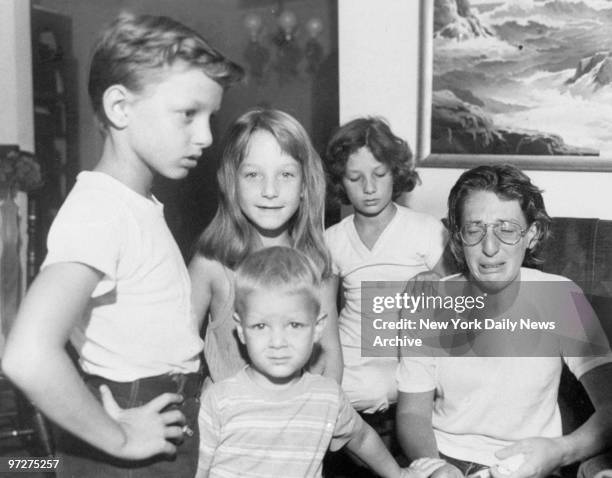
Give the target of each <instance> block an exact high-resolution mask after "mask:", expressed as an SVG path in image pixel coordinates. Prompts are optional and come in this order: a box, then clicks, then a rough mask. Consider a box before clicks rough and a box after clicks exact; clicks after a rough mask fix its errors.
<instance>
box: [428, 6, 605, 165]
mask: <svg viewBox="0 0 612 478" xmlns="http://www.w3.org/2000/svg"><path fill="white" fill-rule="evenodd" d="M432 17H433V29H429V30H428V34H430V35H431V34H433V46H432V62H433V69H432V72H431V76H432V78H431V91H432V94H431V106H430V107H431V130H430V131H431V134H430V150H431V153H432V154H437V155H448V154H451V155H477V154H482V155H528V156H530V157H533V156H541V155H543V156H572V157H574V161H580V159H579V158H580V157H584V160H585V161H588V158H593V159H595V158H597V159H605V158H608V159H609V161H610V162H611V163H612V0H433V15H432Z"/></svg>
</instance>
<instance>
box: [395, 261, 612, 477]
mask: <svg viewBox="0 0 612 478" xmlns="http://www.w3.org/2000/svg"><path fill="white" fill-rule="evenodd" d="M521 281H522V282H525V281H547V282H555V281H564V282H566V283H569V282H570V281H569V280H568V279H566V278H564V277H561V276H557V275H553V274H546V273H543V272H540V271H538V270H535V269H527V268H522V269H521ZM575 288H576V289H577V290H579V288H578V287H577V286H576V287H575ZM537 305H538V307H541V310H540V311H539V312H540V314H541V315H540V316H541V317H546V316H547V315H546V310H550V311H551V314H549V315H548V317H550V318H553V317H551V315H553V314H554V312H552V311H553V310H555V307H556V306H557V305H558V304H550V303H547V301H546V300H545V298H543V300H541V301H538V303H537ZM590 325H591V326H592V327H593V328H596V327H599V332H597V330H594V329H591V332H593V333H595V334H598V333H599V334H603V333H604V332H603V330H601V327H600V326H599V324H590ZM600 337H601V335H600ZM599 342H601V340H599ZM604 342H605V339H604ZM608 350H609V346H608ZM563 361H565V362H566V363H567V365H568V367H569V369H570V370H571V371H572V373H574V375H576V377H578V378H580V376H582V375H583V374H584V373H586V372H588V371H589V370H592V369H593V368H595V367H597V366H599V365H602V364H605V363H609V362H612V352H609V353H608V354H607V355H601V356H591V357H588V356H583V357H580V356H567V357H566V356H562V350H560V354H559V355H558V356H551V357H439V356H438V357H403V358H402V359H401V361H400V366H399V368H398V373H397V377H398V382H399V383H398V388H399V391H400V392H406V393H418V392H425V391H430V390H435V401H434V409H433V417H432V424H433V429H434V435H435V438H436V442H437V445H438V449H439V451H440V452H442V453H444V454H445V455H448V456H451V457H453V458H458V459H461V460H467V461H473V462H477V463H481V464H484V465H489V466H490V465H493V464H495V463H497V462H498V461H499V460H497V459H496V458H495V455H494V453H495V451H497V450H499V449H501V448H503V447H505V446H508V445H510V444H511V443H512V442H514V441H516V440H521V439H524V438H529V437H538V436H540V437H558V436H561V433H562V430H561V415H560V411H559V407H558V405H557V396H558V392H559V380H560V377H561V370H562V366H563Z"/></svg>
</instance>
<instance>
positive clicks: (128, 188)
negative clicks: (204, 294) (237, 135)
mask: <svg viewBox="0 0 612 478" xmlns="http://www.w3.org/2000/svg"><path fill="white" fill-rule="evenodd" d="M241 76H242V70H241V68H240V67H239V66H237V65H235V64H234V63H232V62H231V61H229V60H227V59H226V58H225V57H224V56H223V55H221V54H220V53H219V52H217V51H216V50H215V49H213V48H212V47H210V46H209V45H208V43H207V42H206V41H205V40H204V39H203V38H202V37H201V36H200V35H198V34H197V33H195V32H194V31H192V30H190V29H189V28H187V27H185V26H184V25H182V24H180V23H178V22H176V21H174V20H172V19H170V18H167V17H155V16H150V15H143V16H132V15H122V16H120V17H119V18H117V19H116V20H115V21H114V22H113V23H112V24H111V25H110V26H109V27H108V28H107V29H106V30H104V31H103V33H102V35H101V36H100V38H99V40H98V43H97V45H96V47H95V49H94V53H93V58H92V63H91V69H90V77H89V94H90V97H91V101H92V104H93V108H94V110H95V112H96V114H97V116H98V119H99V120H100V121H101V123H102V126H103V133H104V148H103V152H102V156H101V158H100V161H99V162H98V164H97V165H96V167H95V168H94V170H93V171H91V172H83V173H81V174H80V175H79V177H78V180H77V183H76V185H75V187H74V188H73V190H72V191H71V192H70V194H69V195H68V197H67V198H66V201H65V203H64V205H63V206H62V208H61V209H60V211H59V213H58V215H57V217H56V220H55V221H54V223H53V225H52V227H51V230H50V232H49V237H48V251H49V252H48V255H47V258H46V260H45V262H44V264H43V267H42V270H41V272H40V274H39V275H38V277H37V278H36V280H35V282H34V283H33V284H32V286H31V288H30V290H29V292H28V294H27V296H26V298H25V299H24V301H23V304H22V306H21V310H20V312H19V315H18V317H17V320H16V323H15V326H14V328H13V330H12V332H11V334H10V336H9V339H8V343H7V347H6V351H5V355H4V357H3V363H2V366H3V369H4V371H5V373H6V374H7V375H8V376H9V378H10V379H11V380H13V381H14V382H15V384H16V385H17V386H18V387H20V388H21V389H22V390H23V391H24V392H25V394H26V395H27V396H28V397H29V398H30V399H31V400H32V401H33V402H34V403H35V404H36V406H38V407H39V408H40V409H41V410H42V412H43V413H44V414H45V415H47V416H48V417H49V418H50V419H51V420H52V421H54V422H55V423H56V424H58V425H59V427H61V431H60V433H59V434H58V436H57V439H56V445H57V450H58V456H59V457H60V459H61V470H58V473H60V476H64V475H61V473H63V474H65V476H79V477H84V476H91V475H92V474H95V476H102V475H104V476H109V475H111V474H112V476H124V475H125V476H127V475H128V474H129V476H143V477H144V476H147V477H151V476H173V477H180V476H184V477H189V478H191V477H192V476H193V475H194V473H195V468H196V463H197V445H198V434H197V419H196V417H197V408H198V394H199V389H200V383H201V378H200V373H198V372H199V368H200V353H201V351H202V341H201V339H200V337H199V324H198V323H197V320H196V319H195V318H194V316H193V314H192V311H191V304H190V293H191V287H190V282H189V276H188V273H187V269H186V267H185V264H184V262H183V259H182V256H181V254H180V252H179V250H178V247H177V245H176V243H175V241H174V239H173V238H172V236H171V234H170V231H169V230H168V227H167V225H166V223H165V221H164V217H163V208H162V205H161V204H160V203H159V202H158V201H157V200H156V199H155V197H153V196H152V194H151V186H152V183H153V178H154V177H155V176H157V175H159V176H163V177H166V178H171V179H181V178H184V177H185V176H187V174H188V172H189V170H190V169H192V168H193V167H195V166H196V165H197V161H198V159H199V158H200V156H201V154H202V150H203V149H205V148H206V147H208V146H209V145H210V144H211V142H212V136H211V132H210V126H209V119H210V116H211V114H213V113H214V112H216V111H217V110H218V109H219V107H220V104H221V98H222V95H223V90H224V87H226V86H228V85H229V84H231V83H232V82H234V81H236V80H237V79H238V78H240V77H241ZM69 339H70V341H71V342H72V344H73V346H74V347H75V349H76V351H77V352H78V354H79V365H80V369H81V370H77V369H76V368H75V367H74V366H73V364H72V362H71V361H70V358H69V356H68V354H67V353H66V350H65V348H64V347H65V345H66V342H67V341H68V340H69ZM100 395H101V397H100ZM113 397H114V398H113ZM100 400H101V401H102V402H103V404H104V408H103V407H102V405H101V404H100ZM115 400H116V401H115Z"/></svg>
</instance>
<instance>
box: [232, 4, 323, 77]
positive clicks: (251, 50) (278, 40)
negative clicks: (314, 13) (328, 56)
mask: <svg viewBox="0 0 612 478" xmlns="http://www.w3.org/2000/svg"><path fill="white" fill-rule="evenodd" d="M272 12H273V14H274V16H275V18H274V27H273V30H274V31H273V33H272V34H271V35H270V34H266V27H265V23H266V22H265V21H264V18H263V17H262V16H261V15H260V14H259V13H256V12H249V13H247V14H246V15H245V17H244V27H245V29H246V31H247V33H248V36H249V43H248V45H247V47H246V49H245V51H244V57H245V59H246V61H247V63H248V65H249V72H250V74H251V76H252V77H253V78H254V79H256V80H257V81H260V82H265V81H266V79H267V77H268V73H269V71H271V70H273V71H275V72H276V73H277V75H278V81H279V83H280V84H281V85H282V84H285V83H288V82H290V81H292V80H294V79H295V78H297V77H298V76H299V74H300V71H305V72H306V73H309V74H315V73H316V72H317V71H318V69H319V66H320V64H321V62H322V61H323V59H324V56H325V53H324V49H323V46H322V45H321V43H320V41H319V37H320V35H321V33H322V32H323V22H322V20H321V19H320V18H317V17H313V18H310V19H309V20H308V21H307V22H306V23H305V24H304V25H303V26H302V25H300V24H299V21H298V18H297V16H296V14H295V13H294V12H293V11H291V10H288V9H285V8H284V5H283V2H280V1H279V2H278V6H277V8H276V9H273V10H272ZM302 31H303V32H305V34H306V36H307V39H306V41H305V43H304V45H303V46H302V45H300V41H299V38H298V37H300V36H302V35H301V33H302ZM272 51H273V53H274V58H273V54H272ZM302 60H305V62H304V65H302Z"/></svg>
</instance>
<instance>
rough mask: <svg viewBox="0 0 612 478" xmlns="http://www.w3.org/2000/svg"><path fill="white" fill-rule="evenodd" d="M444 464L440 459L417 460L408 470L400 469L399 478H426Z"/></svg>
mask: <svg viewBox="0 0 612 478" xmlns="http://www.w3.org/2000/svg"><path fill="white" fill-rule="evenodd" d="M444 463H445V462H444V460H441V459H440V458H418V459H417V460H414V461H413V462H412V463H410V466H409V467H408V468H402V473H401V475H400V478H427V477H428V476H431V474H432V473H433V472H434V471H436V470H437V469H439V468H441V467H443V466H444Z"/></svg>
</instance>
